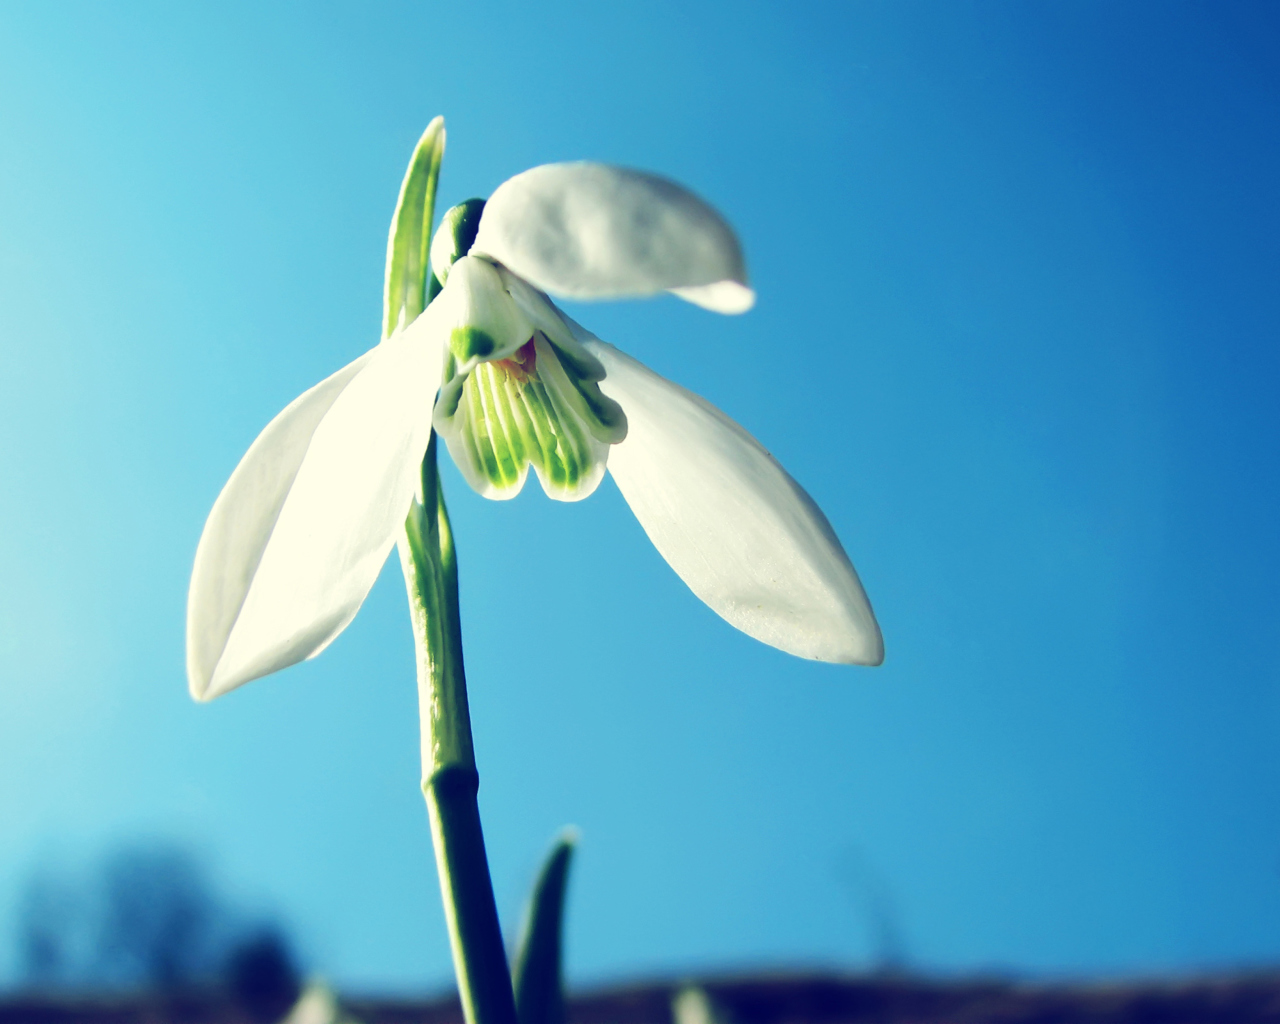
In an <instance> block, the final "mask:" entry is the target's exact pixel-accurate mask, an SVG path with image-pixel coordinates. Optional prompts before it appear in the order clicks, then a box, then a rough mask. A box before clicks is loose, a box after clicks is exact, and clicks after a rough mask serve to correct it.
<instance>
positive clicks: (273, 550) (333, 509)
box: [187, 307, 443, 700]
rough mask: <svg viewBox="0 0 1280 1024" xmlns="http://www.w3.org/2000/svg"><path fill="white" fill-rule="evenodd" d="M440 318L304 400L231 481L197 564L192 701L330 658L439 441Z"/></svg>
mask: <svg viewBox="0 0 1280 1024" xmlns="http://www.w3.org/2000/svg"><path fill="white" fill-rule="evenodd" d="M436 319H437V318H435V317H433V316H432V314H431V308H430V307H429V308H428V310H427V312H425V313H423V314H422V316H420V317H419V318H418V319H417V320H416V321H415V322H414V323H413V324H412V325H411V326H410V327H409V328H408V329H406V330H405V331H403V332H402V333H399V334H396V335H394V336H392V337H391V338H390V339H388V340H387V341H386V342H384V343H383V344H382V345H380V346H378V347H377V348H375V349H374V350H373V351H372V352H369V353H366V354H365V355H364V356H362V357H361V358H360V359H358V360H356V362H354V363H352V364H351V365H350V366H347V367H346V368H344V369H343V370H341V371H339V372H338V373H337V374H335V375H334V376H333V377H330V378H329V379H328V380H326V381H324V382H323V383H322V384H320V385H318V386H317V387H316V388H313V389H312V390H311V391H309V392H307V393H306V394H305V395H303V396H302V397H301V398H299V399H298V400H297V401H295V402H294V403H293V404H291V405H290V406H289V407H288V408H286V409H285V411H284V412H282V413H281V414H280V415H279V416H278V417H276V419H275V420H273V421H272V422H271V424H269V425H268V427H267V428H266V430H264V431H263V432H262V434H261V435H260V436H259V438H258V440H257V441H255V442H254V444H253V445H252V447H250V449H249V452H248V453H247V454H246V455H245V457H244V459H243V460H242V461H241V463H240V465H239V466H238V467H237V468H236V471H235V473H233V474H232V477H231V480H230V481H229V482H228V483H227V486H226V488H224V490H223V492H222V494H221V495H219V497H218V500H217V502H216V503H215V504H214V508H213V512H212V513H211V514H210V516H209V521H208V523H207V524H206V526H205V532H204V536H202V537H201V540H200V546H199V548H198V549H197V552H196V565H195V570H194V572H193V573H192V579H191V593H190V599H189V604H188V612H187V672H188V677H189V682H190V687H191V693H192V695H193V696H194V697H196V698H197V699H199V700H210V699H212V698H213V697H217V696H220V695H221V694H223V693H226V692H227V691H229V690H231V689H234V688H235V687H237V686H239V685H240V684H242V683H245V682H248V681H249V680H251V679H256V678H258V677H259V676H263V675H267V674H268V673H270V672H275V671H277V670H279V669H282V668H285V667H287V666H289V665H292V664H294V663H296V662H299V661H302V660H303V659H305V658H309V657H313V656H314V655H316V654H318V653H319V652H320V651H321V650H323V649H324V647H326V646H327V645H328V644H329V643H330V642H331V641H332V640H333V639H334V638H335V637H336V636H337V635H338V634H339V633H341V632H342V630H343V629H345V628H346V626H347V624H348V623H349V622H350V621H351V619H352V618H353V617H354V616H355V613H356V611H357V610H358V609H359V607H360V605H361V604H362V603H363V601H364V599H365V596H366V595H367V594H368V592H369V589H370V588H371V587H372V586H373V583H374V580H375V579H377V576H378V572H379V570H380V569H381V568H382V564H383V562H384V561H385V560H386V557H387V553H388V552H389V551H390V549H391V547H392V545H393V544H394V543H395V538H396V535H397V533H398V531H399V529H400V527H401V525H402V524H403V522H404V517H405V515H406V513H407V511H408V508H409V503H410V499H411V497H412V494H413V490H414V486H415V481H416V476H417V473H418V467H419V465H420V463H421V461H422V456H423V453H424V452H425V451H426V447H427V441H428V440H429V438H430V432H431V407H432V404H433V402H434V400H435V394H436V390H437V389H438V387H439V383H440V371H441V363H442V344H443V340H442V337H441V332H440V331H439V329H438V324H436V323H435V320H436Z"/></svg>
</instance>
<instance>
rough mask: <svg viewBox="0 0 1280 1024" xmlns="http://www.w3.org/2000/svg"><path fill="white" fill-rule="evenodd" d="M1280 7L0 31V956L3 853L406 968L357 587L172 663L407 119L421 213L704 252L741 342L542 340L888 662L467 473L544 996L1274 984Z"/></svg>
mask: <svg viewBox="0 0 1280 1024" xmlns="http://www.w3.org/2000/svg"><path fill="white" fill-rule="evenodd" d="M1277 12H1278V9H1277V8H1276V7H1275V6H1274V5H1272V4H1269V3H1263V2H1258V3H1223V2H1218V0H1214V2H1204V3H1195V4H1192V3H1177V2H1172V0H1168V2H1164V0H1162V2H1159V3H1150V4H1135V3H1128V4H1118V3H1113V2H1101V0H1099V2H1085V0H1079V2H1057V3H1037V4H1018V3H1012V2H1008V3H994V2H992V3H976V4H971V3H959V2H951V0H947V2H941V0H940V2H937V3H930V4H909V3H871V2H857V3H847V4H816V3H804V4H796V3H779V2H774V3H770V2H763V0H745V2H738V3H732V4H730V3H715V2H711V3H695V4H686V3H681V2H676V0H654V2H650V3H646V4H635V5H622V4H587V3H581V4H575V3H516V2H514V0H507V2H500V0H481V2H478V3H474V4H442V3H419V4H409V3H403V4H396V3H381V4H370V5H365V4H356V3H350V4H345V5H322V4H301V3H299V4H286V3H276V4H271V5H269V7H268V8H266V9H263V8H262V5H259V4H249V3H236V4H226V3H218V4H184V5H181V9H178V8H177V7H176V6H175V5H171V4H163V3H154V4H144V3H137V4H131V5H127V6H126V5H105V4H93V3H83V4H68V3H48V4H39V5H34V4H32V5H27V4H21V3H11V4H5V5H3V6H0V351H2V353H3V363H2V364H0V365H2V366H3V370H2V371H0V580H3V586H2V587H0V820H2V821H3V825H2V826H0V928H2V927H4V923H5V922H7V921H9V920H11V918H12V910H13V907H14V905H15V902H16V900H17V896H18V893H19V891H20V889H21V887H22V885H23V883H24V880H25V879H26V878H27V877H28V875H29V873H30V872H31V871H32V870H33V869H35V868H36V867H38V866H40V865H46V866H47V865H49V864H65V865H68V866H69V867H68V870H74V869H75V868H76V865H83V864H87V863H89V862H91V861H92V860H93V858H94V857H96V856H97V855H98V854H99V853H100V851H102V850H104V849H108V848H110V847H112V845H113V844H118V843H120V842H124V841H128V840H131V839H133V838H136V837H139V836H143V837H145V836H151V837H162V838H163V837H168V838H172V839H175V840H177V841H180V842H184V843H188V844H190V845H191V846H193V847H194V848H195V849H197V850H198V851H199V852H200V856H201V857H202V858H203V860H204V862H205V863H206V864H207V865H208V867H209V870H210V871H211V872H213V873H214V875H215V876H216V878H217V879H218V880H219V882H220V884H222V885H223V886H224V887H225V888H226V889H227V891H228V892H229V893H231V894H233V898H234V899H236V900H239V901H241V903H242V904H243V905H244V906H247V907H258V908H262V909H264V910H266V911H269V912H273V913H277V914H279V915H281V917H282V918H283V919H284V920H285V921H287V922H288V923H289V924H290V925H291V926H292V927H293V928H294V929H295V930H296V933H297V934H298V936H299V938H300V940H301V942H302V945H303V949H304V951H305V954H306V956H307V959H308V963H309V965H310V966H312V967H314V968H316V969H319V970H322V971H324V972H326V973H327V974H328V975H329V976H330V977H331V978H334V979H336V980H337V981H338V982H339V983H340V984H343V985H346V986H348V987H354V988H358V989H366V990H368V989H398V990H422V989H427V988H431V987H437V986H442V985H446V984H448V983H449V978H450V966H449V959H448V951H447V944H446V940H445V931H444V926H443V920H442V915H441V912H440V910H439V906H438V902H439V901H438V895H437V890H436V883H435V878H434V873H433V867H432V863H431V854H430V843H429V837H428V832H427V827H426V820H425V812H424V810H423V808H422V805H421V799H420V796H419V793H418V789H417V779H418V765H417V724H416V714H415V694H414V685H413V663H412V650H411V641H410V634H409V628H408V623H407V617H406V615H405V610H404V597H403V593H402V583H401V580H400V574H399V570H398V568H397V567H396V566H395V564H394V560H393V562H392V564H390V565H389V566H388V568H387V570H386V572H385V573H384V574H383V577H382V579H381V580H380V582H379V583H378V585H377V587H376V588H375V589H374V591H373V593H372V595H371V597H370V599H369V601H368V603H367V604H366V606H365V608H364V609H363V611H362V612H361V613H360V615H359V617H358V618H357V619H356V621H355V623H354V624H353V625H352V626H351V628H350V629H348V631H347V632H346V633H345V634H344V635H343V636H342V637H341V638H340V639H339V640H338V641H337V642H336V643H335V644H334V645H333V647H332V648H331V649H329V650H328V651H326V652H325V654H324V655H323V656H322V657H321V658H319V659H318V660H317V661H314V662H311V663H308V664H306V665H303V666H301V667H298V668H294V669H291V670H289V671H288V672H286V673H284V674H282V675H281V676H279V677H276V678H272V679H269V680H265V681H262V682H259V683H256V684H253V685H251V686H249V687H247V688H245V689H244V690H241V691H239V692H236V693H235V694H233V695H231V696H230V697H228V698H226V699H224V700H222V701H219V702H217V703H215V704H213V705H211V706H207V707H198V706H196V705H194V704H192V703H191V702H190V701H189V699H188V698H187V695H186V687H185V679H184V674H183V622H184V610H185V609H184V606H185V597H186V586H187V579H188V573H189V570H190V564H191V559H192V556H193V553H194V550H195V544H196V541H197V539H198V537H199V533H200V529H201V526H202V524H203V522H204V518H205V515H206V514H207V512H208V510H209V507H210V505H211V503H212V502H213V499H214V497H215V496H216V495H217V493H218V490H219V489H220V488H221V486H222V484H223V482H224V481H225V480H226V478H227V476H228V474H229V473H230V472H231V470H232V468H233V467H234V466H235V464H236V462H237V460H238V459H239V458H240V456H241V454H242V453H243V452H244V450H245V448H246V447H247V446H248V444H249V443H250V441H252V440H253V438H254V436H255V435H256V434H257V432H258V431H259V430H260V429H261V427H262V426H263V425H264V424H265V423H266V422H267V421H268V420H269V419H270V418H271V417H272V416H273V415H274V414H275V413H276V412H277V411H278V410H279V409H280V408H281V407H283V406H284V405H285V403H286V402H288V401H289V400H290V399H292V398H293V397H294V396H295V395H297V394H298V393H299V392H301V391H302V390H304V389H305V388H307V387H309V386H310V385H311V384H313V383H314V382H316V381H317V380H319V379H320V378H321V377H323V376H325V375H326V374H328V373H330V372H331V371H332V370H334V369H336V368H337V367H338V366H340V365H342V364H343V363H345V362H347V361H349V360H350V359H352V358H353V357H354V356H355V355H357V354H358V353H359V352H361V351H363V350H364V349H365V348H367V347H369V346H370V345H372V344H373V343H374V342H376V340H377V332H378V326H379V320H380V315H381V284H382V273H383V256H384V251H385V244H386V230H387V224H388V221H389V217H390V214H391V210H392V207H393V204H394V202H395V197H396V191H397V188H398V185H399V182H400V177H401V175H402V173H403V170H404V166H405V163H406V161H407V159H408V156H409V153H410V151H411V149H412V146H413V144H414V142H415V140H416V139H417V137H418V135H419V133H420V132H421V130H422V128H423V127H424V126H425V124H426V123H427V121H428V120H429V119H430V118H431V117H432V116H434V115H435V114H437V113H443V114H444V115H445V116H446V118H447V119H448V130H449V150H448V154H447V156H446V160H445V165H444V172H443V177H442V182H441V189H442V200H443V203H444V204H445V205H448V204H450V203H452V202H456V201H458V200H460V199H462V198H465V197H467V196H470V195H481V196H483V195H487V194H488V193H489V192H490V191H491V190H492V189H493V188H494V187H495V186H496V185H497V184H498V183H499V182H501V181H502V180H504V179H505V178H506V177H508V176H510V175H512V174H514V173H516V172H518V171H520V170H523V169H525V168H527V167H530V166H532V165H535V164H539V163H543V162H547V161H553V160H565V159H576V158H588V159H595V160H605V161H612V162H617V163H621V164H628V165H634V166H639V167H644V168H649V169H652V170H656V171H658V172H661V173H663V174H666V175H668V176H670V177H673V178H675V179H677V180H679V181H682V182H684V183H686V184H688V185H689V186H690V187H692V188H694V189H695V190H697V191H698V192H699V193H701V194H702V195H704V196H706V197H707V198H708V199H710V200H711V201H712V202H714V203H715V204H716V205H717V206H718V207H719V208H720V209H721V210H723V211H724V212H725V214H726V215H727V216H728V218H729V219H730V220H731V221H732V222H733V223H734V224H735V225H736V226H737V228H738V229H739V231H740V233H741V236H742V238H743V241H744V244H745V247H746V251H747V254H748V259H749V263H750V268H751V272H752V275H753V279H754V281H755V283H756V285H757V287H758V290H759V296H760V298H759V304H758V306H757V308H756V309H755V310H754V311H752V312H751V313H750V314H748V315H746V316H744V317H740V318H720V317H717V316H715V315H713V314H709V313H706V312H704V311H701V310H698V309H695V308H693V307H691V306H687V305H684V304H682V303H680V302H679V301H677V300H675V299H670V298H668V299H661V300H655V301H651V302H635V303H624V304H611V305H598V306H590V307H586V306H574V307H571V309H572V311H573V314H574V315H575V316H576V317H579V318H580V319H581V320H583V321H584V322H585V323H586V324H587V325H588V326H590V327H591V328H592V329H593V330H594V331H595V332H596V333H598V334H599V335H601V336H602V337H604V338H606V339H609V340H612V341H614V342H615V343H617V344H618V345H620V346H621V347H623V348H625V349H626V350H628V351H630V352H633V353H634V354H635V355H636V356H638V357H639V358H641V359H642V360H644V361H646V362H648V363H649V364H650V365H652V366H653V367H655V368H656V369H657V370H659V371H660V372H662V373H664V374H666V375H668V376H671V377H673V378H675V379H677V380H679V381H680V382H682V383H684V384H685V385H687V386H689V387H691V388H693V389H694V390H696V391H698V392H700V393H701V394H703V395H705V396H706V397H707V398H709V399H711V400H712V401H714V402H715V403H716V404H718V405H720V406H721V407H722V408H724V409H725V410H726V411H727V412H729V413H730V414H731V415H733V416H734V417H735V418H737V419H738V420H740V421H741V422H742V423H743V424H745V425H746V426H747V427H748V428H749V429H750V430H752V432H754V433H755V434H756V435H757V436H758V437H760V438H761V439H762V440H763V441H764V443H765V444H766V445H768V446H769V447H770V448H771V450H772V451H773V452H774V453H775V454H776V455H777V456H778V457H779V459H780V460H781V461H782V462H783V463H784V464H785V465H786V466H787V467H788V468H789V469H790V470H791V472H792V473H793V474H794V475H795V476H796V478H797V479H798V480H800V481H801V483H802V484H804V486H805V487H807V488H808V489H809V490H810V491H811V493H812V494H813V495H814V497H815V498H816V499H817V501H818V502H819V503H820V504H821V505H822V507H823V508H824V509H825V510H826V511H827V514H828V515H829V517H830V518H831V521H832V523H833V524H834V526H835V528H836V530H837V532H838V533H839V534H840V536H841V537H842V538H843V540H844V542H845V545H846V547H847V548H848V550H849V552H850V554H851V556H852V558H853V560H854V562H855V564H856V565H857V566H858V568H859V570H860V572H861V574H862V578H863V581H864V583H865V584H866V587H867V589H868V591H869V593H870V595H871V597H872V600H873V602H874V604H875V607H876V610H877V613H878V615H879V617H880V621H881V624H882V626H883V628H884V633H885V636H886V640H887V647H888V659H887V661H886V663H885V665H884V667H883V668H881V669H878V670H866V669H847V668H838V667H831V666H825V665H816V664H810V663H806V662H802V661H799V660H795V659H791V658H789V657H787V656H785V655H782V654H780V653H778V652H776V651H773V650H771V649H768V648H765V647H763V646H761V645H759V644H757V643H755V642H754V641H752V640H749V639H748V638H746V637H744V636H741V635H739V634H737V633H735V632H734V631H733V630H732V629H730V628H729V627H728V626H726V625H724V624H723V623H722V622H721V621H720V620H719V619H718V618H716V617H715V616H714V615H713V614H712V613H711V612H710V611H708V610H707V609H706V608H704V607H703V606H702V605H701V604H700V603H699V602H698V601H697V600H696V599H695V598H694V597H692V595H691V594H689V593H688V591H687V590H686V589H685V588H684V587H683V585H682V584H681V583H680V582H679V581H678V579H677V578H676V577H675V576H674V575H673V574H672V573H671V572H670V571H669V570H668V569H667V567H666V565H665V564H664V563H663V562H662V560H661V559H660V558H659V556H658V555H657V554H656V553H655V552H654V551H653V549H652V548H651V547H650V545H649V544H648V542H647V540H646V539H645V536H644V534H643V532H642V531H641V530H640V528H639V527H638V525H637V524H636V523H635V521H634V519H633V518H631V516H630V514H629V512H628V510H627V507H626V505H625V503H624V502H623V501H622V500H621V498H620V496H619V495H618V493H617V490H616V489H615V488H614V487H613V485H612V483H609V482H606V484H605V485H604V486H602V488H601V490H600V492H599V493H598V495H597V496H596V497H594V498H593V499H592V500H590V501H587V502H585V503H582V504H580V505H576V506H569V507H565V506H561V505H553V504H552V503H551V502H548V501H547V500H546V499H545V498H544V497H543V496H542V495H541V493H540V492H539V490H538V489H537V488H536V487H531V488H528V489H527V490H526V492H525V494H523V495H522V496H521V497H520V498H519V499H518V500H516V501H514V502H510V503H506V504H498V503H488V502H485V501H483V500H481V499H479V498H477V497H476V496H474V495H473V494H471V493H470V492H469V491H467V490H465V485H464V484H463V483H462V481H461V479H460V477H459V476H458V475H457V473H456V471H454V470H453V468H452V466H450V468H449V470H448V471H447V476H446V486H447V488H448V494H449V499H450V502H451V506H452V510H453V515H454V522H455V525H456V529H457V533H458V538H459V545H460V552H461V555H460V557H461V565H462V570H463V582H462V600H463V614H464V627H465V632H466V639H467V643H468V657H469V675H470V679H471V689H472V700H473V708H474V716H475V727H476V731H477V747H478V752H479V758H480V765H481V773H482V790H481V801H482V810H483V813H484V817H485V822H486V827H487V833H488V838H489V843H490V850H491V860H492V865H493V873H494V878H495V885H496V890H497V894H498V900H499V905H500V909H501V911H502V913H503V915H504V918H505V920H506V921H507V922H508V923H509V924H514V922H515V920H516V918H517V916H518V913H519V908H520V905H521V901H522V899H523V895H524V893H525V891H526V887H527V885H528V882H529V880H530V878H531V876H532V874H533V872H534V870H535V868H536V865H537V862H538V859H539V857H540V855H541V852H542V851H543V849H544V848H545V846H546V844H547V842H548V841H549V840H550V838H551V836H552V835H553V834H554V832H555V831H556V830H557V829H558V828H559V827H560V826H561V825H563V824H566V823H569V822H573V823H576V824H577V825H578V826H580V827H581V829H582V833H583V844H582V847H581V855H580V860H579V862H578V865H577V868H576V869H575V870H576V871H577V873H576V875H575V878H574V881H573V891H572V897H571V906H570V939H569V949H568V957H569V972H570V977H571V979H572V980H573V981H575V982H578V983H589V982H597V981H602V980H608V979H613V978H618V977H623V976H638V975H642V974H645V973H647V972H668V973H670V972H680V971H686V970H702V969H708V968H722V967H744V966H752V965H760V964H769V965H782V964H789V965H814V964H817V965H827V966H832V967H839V968H858V967H868V966H873V965H875V964H877V963H880V962H883V961H884V960H885V959H895V960H897V961H899V962H903V963H906V964H907V965H908V966H910V967H913V968H917V969H921V970H939V971H947V972H955V971H969V970H975V969H1003V970H1011V971H1018V972H1023V973H1031V974H1055V975H1061V974H1084V973H1091V972H1101V973H1108V974H1117V973H1133V972H1151V971H1181V970H1190V969H1201V968H1206V967H1214V966H1229V965H1247V964H1263V963H1274V962H1275V961H1276V959H1277V957H1278V956H1280V753H1278V750H1280V744H1278V742H1277V741H1278V739H1280V653H1278V649H1280V643H1278V641H1280V597H1278V587H1277V579H1278V577H1280V539H1278V537H1277V529H1276V526H1277V512H1278V511H1280V473H1278V466H1277V438H1278V437H1280V430H1278V428H1280V402H1278V401H1277V382H1278V381H1280V372H1278V371H1280V365H1278V364H1280V356H1278V355H1277V326H1278V325H1280V287H1278V286H1277V271H1280V241H1278V238H1280V207H1278V204H1277V184H1278V183H1280V145H1278V140H1280V132H1278V130H1277V129H1278V128H1280V95H1278V93H1280V88H1278V87H1280V15H1278V13H1277ZM442 208H443V207H442ZM0 948H3V949H4V950H5V953H4V957H3V958H0V977H2V978H8V979H10V980H12V979H13V978H14V976H15V971H16V969H17V968H16V958H15V957H14V956H13V953H12V948H11V946H10V945H0Z"/></svg>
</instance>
